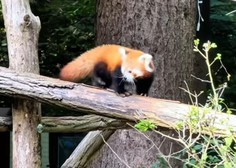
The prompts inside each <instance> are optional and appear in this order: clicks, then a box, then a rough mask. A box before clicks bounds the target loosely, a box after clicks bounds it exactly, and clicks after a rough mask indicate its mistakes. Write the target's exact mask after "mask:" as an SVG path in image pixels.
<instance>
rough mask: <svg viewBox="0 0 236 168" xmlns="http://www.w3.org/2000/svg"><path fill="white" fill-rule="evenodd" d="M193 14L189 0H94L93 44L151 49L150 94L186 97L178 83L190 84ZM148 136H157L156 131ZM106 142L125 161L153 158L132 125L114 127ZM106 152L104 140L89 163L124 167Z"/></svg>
mask: <svg viewBox="0 0 236 168" xmlns="http://www.w3.org/2000/svg"><path fill="white" fill-rule="evenodd" d="M195 19H196V1H195V0H190V1H189V0H180V1H176V0H170V1H161V0H157V1H146V0H139V1H132V0H131V1H128V0H112V1H108V0H98V1H97V25H96V26H97V44H98V45H99V44H107V43H115V44H122V45H125V46H128V47H133V48H137V49H141V50H143V51H145V52H148V53H150V54H152V55H153V56H154V59H155V62H156V63H155V65H156V74H155V81H154V83H153V85H152V88H151V90H150V95H151V96H153V97H159V98H164V99H172V100H180V101H183V102H188V95H187V94H185V93H184V92H183V91H181V90H180V89H179V87H185V85H184V80H186V81H187V83H188V84H189V87H190V88H191V80H190V76H191V74H192V72H193V59H194V54H193V51H192V50H193V37H194V35H195ZM170 134H171V132H170ZM153 136H154V135H153ZM153 138H154V139H155V140H156V141H157V142H162V138H161V137H155V136H154V137H153ZM108 143H110V145H111V146H112V148H113V149H114V150H115V151H117V152H118V155H119V156H122V158H123V159H124V160H126V161H130V162H129V164H130V166H131V167H141V166H144V165H145V167H150V166H151V165H152V164H153V163H154V162H156V160H157V159H156V154H157V153H159V152H158V151H151V150H149V148H150V146H151V145H150V141H147V140H146V139H145V138H144V137H143V136H142V135H139V134H138V133H136V132H135V131H126V130H122V131H119V132H116V133H115V134H114V135H112V136H111V138H110V139H109V140H108ZM171 143H172V142H170V141H167V142H165V143H164V146H166V147H164V148H162V149H163V150H164V151H163V153H169V152H170V149H169V148H168V147H169V146H171ZM174 146H178V145H176V144H175V145H174ZM172 150H175V149H172ZM129 151H132V152H131V153H129ZM140 151H142V152H140ZM146 151H149V152H150V153H148V154H147V153H146ZM172 152H173V151H172ZM144 153H145V154H147V155H149V157H146V156H147V155H143V154H144ZM112 156H114V155H113V153H112V152H111V150H109V148H108V147H107V146H104V147H103V150H102V152H101V153H100V155H99V157H98V161H97V162H96V161H95V162H93V164H92V165H91V167H96V166H98V165H99V166H100V167H101V166H102V167H113V168H116V167H126V166H125V165H124V164H121V162H119V161H118V160H117V158H116V157H112ZM137 158H138V159H137ZM172 165H174V167H178V166H179V167H182V165H177V163H176V162H172ZM99 166H98V167H99Z"/></svg>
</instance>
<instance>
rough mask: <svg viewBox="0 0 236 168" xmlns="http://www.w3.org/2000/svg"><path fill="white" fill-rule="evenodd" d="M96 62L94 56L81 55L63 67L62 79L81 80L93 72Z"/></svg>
mask: <svg viewBox="0 0 236 168" xmlns="http://www.w3.org/2000/svg"><path fill="white" fill-rule="evenodd" d="M94 64H95V63H94V58H93V59H91V58H89V57H86V56H83V55H81V56H79V57H77V58H76V59H75V60H73V61H71V62H69V63H68V64H67V65H65V66H64V67H63V68H62V69H61V72H60V79H62V80H66V81H71V82H79V81H80V80H81V79H84V78H85V77H87V76H90V75H91V74H92V72H93V68H94Z"/></svg>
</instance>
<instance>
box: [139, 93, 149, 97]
mask: <svg viewBox="0 0 236 168" xmlns="http://www.w3.org/2000/svg"><path fill="white" fill-rule="evenodd" d="M140 96H144V97H148V94H147V93H141V94H140Z"/></svg>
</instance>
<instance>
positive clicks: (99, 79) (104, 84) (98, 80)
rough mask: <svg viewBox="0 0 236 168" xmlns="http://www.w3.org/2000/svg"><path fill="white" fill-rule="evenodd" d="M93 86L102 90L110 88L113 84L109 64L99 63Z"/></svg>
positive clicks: (95, 69) (93, 77) (96, 67)
mask: <svg viewBox="0 0 236 168" xmlns="http://www.w3.org/2000/svg"><path fill="white" fill-rule="evenodd" d="M92 84H93V85H94V86H98V87H101V88H110V86H111V84H112V76H111V72H109V71H108V69H107V64H106V63H104V62H99V63H97V64H96V65H95V67H94V70H93V76H92Z"/></svg>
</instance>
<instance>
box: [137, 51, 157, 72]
mask: <svg viewBox="0 0 236 168" xmlns="http://www.w3.org/2000/svg"><path fill="white" fill-rule="evenodd" d="M152 59H153V57H152V56H151V55H150V54H143V55H141V56H140V57H139V58H138V61H139V62H142V63H144V67H145V69H146V70H147V71H148V72H153V71H154V69H153V68H152V67H151V66H150V65H151V62H152Z"/></svg>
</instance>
